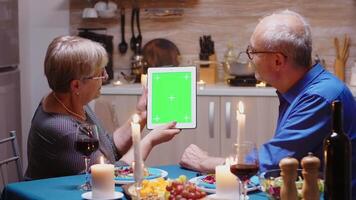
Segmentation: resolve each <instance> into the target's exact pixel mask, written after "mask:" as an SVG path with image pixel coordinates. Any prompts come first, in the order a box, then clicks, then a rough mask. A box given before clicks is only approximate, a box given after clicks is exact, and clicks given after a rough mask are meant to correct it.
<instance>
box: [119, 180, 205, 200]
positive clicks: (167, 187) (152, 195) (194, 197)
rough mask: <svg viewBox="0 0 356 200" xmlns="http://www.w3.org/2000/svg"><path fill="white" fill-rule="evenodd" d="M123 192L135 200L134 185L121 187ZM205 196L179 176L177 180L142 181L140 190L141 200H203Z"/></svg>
mask: <svg viewBox="0 0 356 200" xmlns="http://www.w3.org/2000/svg"><path fill="white" fill-rule="evenodd" d="M122 188H123V189H124V192H125V194H126V195H127V196H130V198H131V199H133V200H137V199H138V198H137V191H136V188H135V185H134V184H128V185H124V186H122ZM206 196H207V194H206V192H204V191H201V190H200V189H198V188H197V187H196V185H195V184H193V183H191V182H187V177H186V176H184V175H181V176H179V177H178V178H177V179H173V180H172V179H168V180H165V179H164V178H157V179H154V180H144V181H142V188H141V190H140V199H141V200H152V199H156V200H162V199H183V198H184V199H191V200H198V199H204V197H206Z"/></svg>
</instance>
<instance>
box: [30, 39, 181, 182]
mask: <svg viewBox="0 0 356 200" xmlns="http://www.w3.org/2000/svg"><path fill="white" fill-rule="evenodd" d="M107 62H108V58H107V53H106V51H105V49H104V48H103V47H102V46H101V45H100V44H99V43H96V42H93V41H90V40H87V39H83V38H80V37H76V36H62V37H58V38H55V39H54V40H53V41H52V43H51V44H50V45H49V47H48V49H47V54H46V58H45V63H44V66H45V75H46V77H47V80H48V84H49V87H50V88H51V89H52V92H51V93H49V94H48V95H47V96H46V97H44V98H43V99H42V101H41V102H40V104H39V106H38V108H37V110H36V112H35V114H34V117H33V119H32V125H31V129H30V133H29V137H28V168H27V171H26V177H28V178H30V179H40V178H49V177H56V176H65V175H74V174H78V173H80V172H82V171H83V170H84V168H85V166H84V165H85V164H84V161H83V156H82V155H81V154H80V153H79V152H77V151H76V150H75V145H74V141H75V132H76V129H77V126H78V125H79V124H82V123H89V124H95V125H97V127H98V131H99V143H100V145H99V150H98V151H96V152H95V153H93V154H92V155H91V161H92V162H98V157H100V156H104V157H105V158H106V159H107V160H108V161H110V162H111V163H115V162H118V163H119V164H120V162H121V163H127V164H130V163H132V161H133V151H129V149H130V148H131V146H132V139H131V125H130V121H129V120H128V121H127V122H126V123H125V124H123V125H122V126H121V127H120V128H118V129H117V130H115V131H114V133H113V134H109V133H108V132H106V131H105V129H103V128H102V126H101V124H100V122H99V120H98V119H97V118H96V117H95V114H94V113H93V111H92V110H91V109H90V108H89V107H88V106H87V104H88V103H89V102H90V101H91V100H93V99H95V98H97V97H98V96H99V95H100V88H101V85H102V81H103V80H105V79H106V78H107V74H106V71H105V68H104V66H105V65H106V64H107ZM145 107H146V92H144V94H143V95H142V97H141V99H140V100H139V102H138V104H137V111H136V112H137V113H138V114H139V115H140V116H141V119H142V120H141V122H140V123H141V125H145V123H146V122H145V119H146V108H145ZM142 127H143V126H142ZM174 127H175V122H172V123H169V124H166V125H163V126H161V127H159V128H157V129H155V130H153V131H151V132H150V133H149V134H147V135H146V137H144V138H143V139H142V143H141V144H142V154H143V155H142V156H143V158H144V159H145V158H146V157H147V156H148V154H149V152H150V151H151V149H152V148H153V147H154V146H155V145H158V144H160V143H163V142H167V141H169V140H171V139H172V138H173V137H174V136H175V135H176V134H178V133H179V132H180V130H179V129H175V128H174Z"/></svg>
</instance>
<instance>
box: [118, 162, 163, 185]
mask: <svg viewBox="0 0 356 200" xmlns="http://www.w3.org/2000/svg"><path fill="white" fill-rule="evenodd" d="M143 174H144V179H146V180H151V179H156V178H160V177H162V178H165V177H166V176H168V172H166V171H164V170H161V169H158V168H151V167H148V168H144V173H143ZM134 182H135V178H134V173H133V169H132V167H131V166H120V167H116V168H115V183H116V184H129V183H134Z"/></svg>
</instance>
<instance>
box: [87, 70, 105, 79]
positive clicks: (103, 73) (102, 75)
mask: <svg viewBox="0 0 356 200" xmlns="http://www.w3.org/2000/svg"><path fill="white" fill-rule="evenodd" d="M108 78H109V75H108V73H107V72H106V70H105V68H104V70H103V71H102V72H101V74H100V76H91V77H87V78H84V79H89V80H99V79H101V80H107V79H108Z"/></svg>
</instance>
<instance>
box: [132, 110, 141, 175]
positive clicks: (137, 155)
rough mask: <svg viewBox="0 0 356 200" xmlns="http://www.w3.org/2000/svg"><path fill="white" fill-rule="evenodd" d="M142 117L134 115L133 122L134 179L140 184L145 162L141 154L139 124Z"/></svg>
mask: <svg viewBox="0 0 356 200" xmlns="http://www.w3.org/2000/svg"><path fill="white" fill-rule="evenodd" d="M139 121H140V116H139V115H138V114H134V115H133V116H132V122H131V132H132V143H133V146H134V161H135V165H134V177H135V181H136V182H139V181H141V180H142V179H143V160H142V153H141V145H140V143H141V127H140V124H139Z"/></svg>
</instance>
